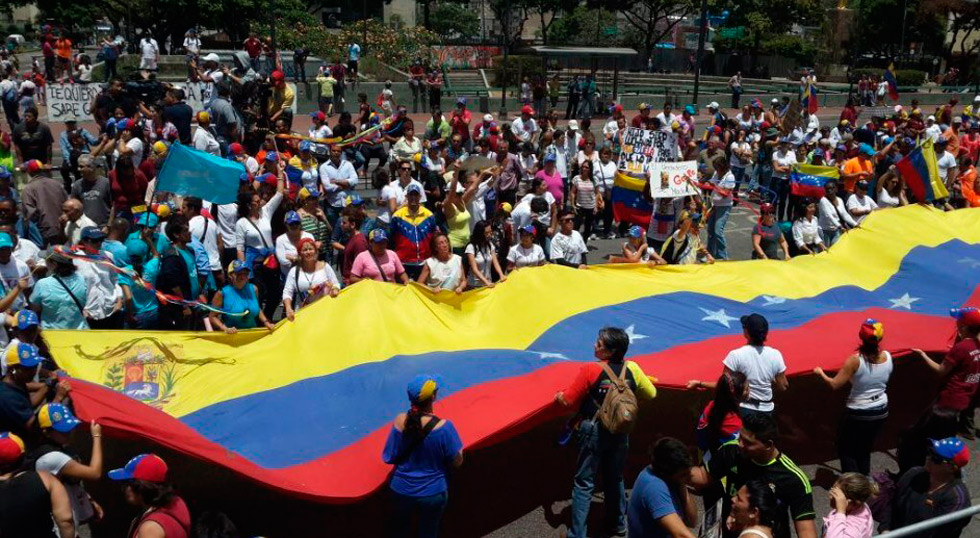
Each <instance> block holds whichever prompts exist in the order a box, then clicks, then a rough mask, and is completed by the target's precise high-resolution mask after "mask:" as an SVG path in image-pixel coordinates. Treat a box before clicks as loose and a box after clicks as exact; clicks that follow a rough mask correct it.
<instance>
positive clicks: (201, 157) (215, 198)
mask: <svg viewBox="0 0 980 538" xmlns="http://www.w3.org/2000/svg"><path fill="white" fill-rule="evenodd" d="M244 173H245V165H243V164H242V163H238V162H235V161H230V160H228V159H223V158H221V157H216V156H214V155H211V154H209V153H204V152H203V151H198V150H196V149H194V148H189V147H187V146H183V145H181V144H178V143H174V144H173V145H172V146H170V151H169V152H168V153H167V159H166V160H165V161H163V166H162V167H161V168H160V173H159V174H157V190H159V191H165V192H172V193H174V194H179V195H181V196H196V197H198V198H200V199H202V200H207V201H209V202H211V203H215V204H230V203H232V202H234V201H235V199H236V198H237V195H238V185H239V179H240V178H241V176H242V174H244Z"/></svg>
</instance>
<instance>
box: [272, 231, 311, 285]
mask: <svg viewBox="0 0 980 538" xmlns="http://www.w3.org/2000/svg"><path fill="white" fill-rule="evenodd" d="M299 238H300V239H301V240H302V239H304V238H309V239H314V240H315V239H316V238H315V237H313V234H311V233H310V232H301V235H300V237H299ZM297 242H298V241H297ZM287 256H296V257H299V251H297V250H296V245H294V244H293V242H292V241H290V240H289V236H288V235H286V234H282V235H280V236H279V237H277V238H276V258H279V269H280V270H281V271H282V274H283V275H286V274H289V270H290V269H292V268H293V262H291V261H289V258H287Z"/></svg>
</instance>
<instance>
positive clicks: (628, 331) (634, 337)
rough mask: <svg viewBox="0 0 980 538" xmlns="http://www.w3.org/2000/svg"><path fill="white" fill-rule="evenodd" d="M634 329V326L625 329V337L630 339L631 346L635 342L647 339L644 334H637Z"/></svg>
mask: <svg viewBox="0 0 980 538" xmlns="http://www.w3.org/2000/svg"><path fill="white" fill-rule="evenodd" d="M635 329H636V325H630V326H629V327H626V336H629V337H630V343H631V344H632V343H633V342H635V341H636V340H643V339H644V338H646V337H647V335H645V334H639V333H637V332H636V331H635Z"/></svg>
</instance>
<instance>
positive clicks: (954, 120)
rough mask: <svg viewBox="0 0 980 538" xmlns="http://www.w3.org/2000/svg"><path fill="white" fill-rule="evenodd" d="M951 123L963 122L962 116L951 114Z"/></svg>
mask: <svg viewBox="0 0 980 538" xmlns="http://www.w3.org/2000/svg"><path fill="white" fill-rule="evenodd" d="M953 123H963V118H961V117H959V116H953Z"/></svg>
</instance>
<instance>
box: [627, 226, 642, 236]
mask: <svg viewBox="0 0 980 538" xmlns="http://www.w3.org/2000/svg"><path fill="white" fill-rule="evenodd" d="M627 235H629V236H630V237H633V238H637V237H643V228H641V227H639V226H630V229H629V232H628V233H627Z"/></svg>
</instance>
